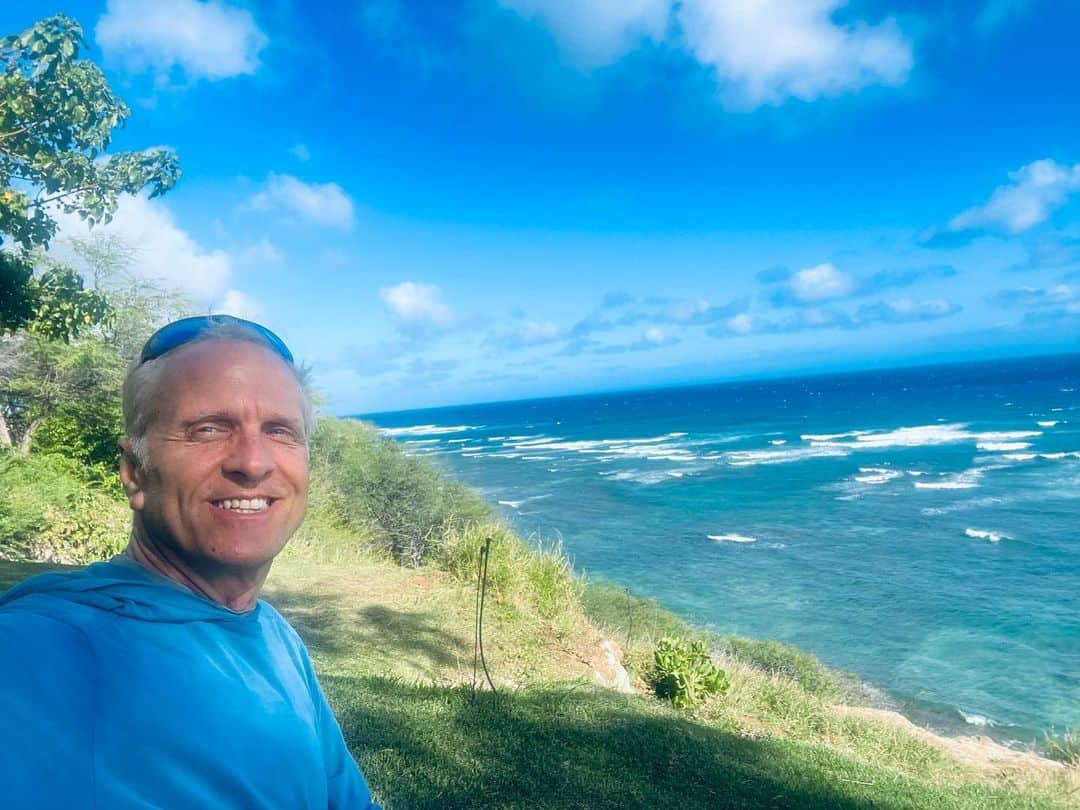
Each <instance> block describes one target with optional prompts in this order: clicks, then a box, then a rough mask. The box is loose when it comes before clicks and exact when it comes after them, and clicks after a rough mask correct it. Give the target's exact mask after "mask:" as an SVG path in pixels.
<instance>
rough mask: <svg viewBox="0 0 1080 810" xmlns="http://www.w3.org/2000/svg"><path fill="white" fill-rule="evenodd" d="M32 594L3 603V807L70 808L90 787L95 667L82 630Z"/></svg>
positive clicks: (0, 615)
mask: <svg viewBox="0 0 1080 810" xmlns="http://www.w3.org/2000/svg"><path fill="white" fill-rule="evenodd" d="M23 601H25V602H26V604H23V605H20V603H22V602H23ZM36 601H38V600H32V599H29V598H28V599H26V600H20V601H19V602H16V603H13V604H11V605H10V606H8V605H5V606H4V607H3V608H0V660H2V661H3V662H4V665H3V666H2V667H0V694H2V695H3V696H4V722H3V723H0V751H4V752H6V754H5V755H4V756H2V757H0V784H3V785H4V798H5V801H6V802H8V804H6V805H5V806H9V807H31V806H42V805H41V804H40V802H41V800H42V798H43V796H45V795H46V794H47V795H48V796H49V797H50V801H48V802H46V804H48V805H49V806H57V807H61V806H71V807H74V806H78V804H79V802H80V796H81V797H82V799H83V800H85V797H86V796H88V795H91V793H92V790H93V737H94V733H93V732H94V716H95V711H96V705H97V683H98V676H97V667H96V665H95V659H94V651H93V649H92V646H91V644H90V642H89V640H88V638H87V636H86V634H85V633H84V632H83V631H82V630H81V629H80V628H79V627H77V626H76V625H75V624H71V623H68V622H65V621H62V620H60V619H59V618H55V617H51V616H48V615H46V614H45V613H43V612H40V611H39V610H37V609H36V608H37V607H43V606H41V605H37V606H34V605H33V602H36ZM45 786H48V787H45ZM43 791H45V793H43ZM49 791H53V793H49ZM54 794H55V795H54ZM51 799H56V800H57V801H56V803H55V804H54V803H52V801H51Z"/></svg>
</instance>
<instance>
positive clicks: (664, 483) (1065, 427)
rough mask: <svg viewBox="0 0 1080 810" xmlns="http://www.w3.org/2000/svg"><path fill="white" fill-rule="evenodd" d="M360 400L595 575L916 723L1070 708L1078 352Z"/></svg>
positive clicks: (982, 727) (385, 426)
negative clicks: (681, 383)
mask: <svg viewBox="0 0 1080 810" xmlns="http://www.w3.org/2000/svg"><path fill="white" fill-rule="evenodd" d="M361 418H363V419H365V420H368V421H372V422H374V423H375V424H376V425H377V426H378V427H379V429H380V430H381V431H383V432H384V433H385V434H386V435H389V436H392V437H394V438H395V439H396V440H397V441H399V442H400V443H401V444H402V446H403V447H404V448H405V449H406V451H407V452H409V453H412V454H415V455H418V456H424V457H426V458H430V459H432V460H433V461H435V462H437V463H438V464H440V465H441V466H442V467H443V468H444V469H446V470H447V471H448V472H449V473H450V474H452V475H453V476H454V477H455V478H457V479H458V480H461V481H463V482H464V483H466V484H469V485H471V486H473V487H475V488H477V489H479V490H480V491H481V492H482V493H483V494H484V496H485V497H487V498H488V499H489V500H490V501H491V502H492V504H495V505H497V506H498V508H499V509H500V510H502V512H503V515H504V517H505V518H506V520H507V521H508V522H509V523H510V524H511V525H512V526H513V527H514V528H515V529H517V530H518V531H519V532H520V533H521V534H522V535H523V536H526V537H529V538H531V539H532V540H533V542H536V543H544V544H549V543H551V542H553V541H554V540H555V539H558V538H561V540H562V542H563V545H564V548H565V550H566V552H567V553H568V554H569V556H570V557H571V558H572V560H573V561H574V565H575V567H576V568H577V569H578V570H580V571H584V572H586V573H587V574H588V575H589V576H590V577H592V578H597V579H604V580H607V581H612V582H615V583H618V584H620V585H622V586H625V587H627V588H629V589H630V591H631V592H633V593H634V594H637V595H641V596H646V597H653V598H655V599H657V600H659V601H660V602H661V603H662V604H663V605H665V606H666V607H668V608H670V609H672V610H675V611H677V612H679V613H680V614H683V615H684V616H686V617H688V618H690V619H692V620H694V621H696V622H698V623H701V624H703V625H708V626H711V627H713V628H715V629H717V630H720V631H723V632H732V633H739V634H741V635H746V636H753V637H759V638H769V639H776V640H779V641H784V642H788V643H790V644H794V645H796V646H798V647H800V648H802V649H805V650H808V651H810V652H812V653H814V654H815V655H817V656H818V657H820V658H821V659H822V660H823V661H824V662H826V663H827V664H829V665H830V666H833V667H836V668H839V669H842V670H846V671H849V672H853V673H855V674H856V675H858V676H859V677H860V678H862V679H863V680H864V681H866V682H867V683H869V684H871V685H872V686H874V687H876V688H878V689H880V690H881V701H882V703H883V705H888V706H890V707H893V708H897V709H899V710H901V711H903V712H904V713H905V714H907V715H908V716H911V717H913V718H915V719H917V720H919V721H921V722H923V723H925V724H927V725H930V726H931V727H934V728H936V729H938V730H941V731H945V732H948V733H955V732H965V731H966V732H968V733H971V732H978V733H987V734H990V735H992V736H994V737H996V738H998V739H1001V740H1004V741H1008V742H1013V743H1017V742H1020V743H1023V742H1029V741H1031V740H1033V739H1040V738H1041V737H1042V735H1043V733H1045V732H1046V731H1048V730H1051V729H1056V730H1058V731H1060V730H1063V729H1065V728H1078V727H1080V355H1068V356H1057V357H1049V358H1035V359H1032V358H1027V359H1022V360H1006V361H995V362H980V363H970V364H963V365H948V366H933V367H923V368H905V369H894V370H888V371H874V372H864V373H857V374H843V375H829V376H817V377H803V378H797V379H795V378H793V379H781V380H767V381H757V382H736V383H724V384H715V385H701V386H693V387H681V388H656V389H651V390H642V391H625V392H615V393H602V394H591V395H585V396H572V397H560V398H551V399H538V400H529V401H519V402H504V403H493V404H482V405H470V406H462V407H450V408H440V409H430V410H421V411H409V412H396V413H386V414H374V415H366V416H363V417H361Z"/></svg>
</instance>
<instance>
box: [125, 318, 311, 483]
mask: <svg viewBox="0 0 1080 810" xmlns="http://www.w3.org/2000/svg"><path fill="white" fill-rule="evenodd" d="M212 341H213V342H220V343H227V342H235V341H242V342H245V343H255V344H257V345H259V346H266V347H269V348H270V349H273V350H274V352H275V354H277V349H276V348H275V347H274V346H273V345H272V344H271V343H270V341H268V340H267V339H266V337H264V336H263V335H262V334H261V333H260V332H259V331H258V330H257V329H253V328H251V327H250V326H245V325H244V324H241V323H217V322H215V323H211V324H210V325H209V326H207V327H206V329H205V330H203V331H202V332H200V333H199V334H198V335H196V336H195V337H193V338H192V339H191V340H188V341H185V342H184V343H181V344H180V345H179V346H176V347H175V348H173V349H170V350H169V351H167V352H165V353H164V354H162V355H161V356H160V357H155V358H154V359H153V360H147V361H146V362H145V363H140V362H139V361H137V360H136V361H135V363H134V364H132V366H131V367H130V368H129V369H128V372H127V376H126V377H124V389H123V396H124V432H125V433H126V434H127V437H128V439H129V440H130V441H131V452H132V454H133V455H134V456H135V460H136V461H137V462H138V463H139V465H140V466H143V465H145V464H146V461H147V457H146V433H147V431H148V430H149V429H150V425H151V424H153V422H154V419H155V418H157V415H158V402H157V397H156V394H157V390H158V387H159V385H160V383H161V375H162V373H163V372H164V371H165V366H166V363H167V361H168V359H169V356H170V355H172V354H173V353H175V352H176V351H177V350H178V349H182V348H183V347H184V346H191V345H194V344H196V343H209V342H212ZM278 356H279V357H280V355H278ZM280 359H281V362H282V363H284V364H285V365H286V366H288V368H289V371H290V372H291V373H292V375H293V378H294V379H295V380H296V384H297V385H298V386H299V387H300V408H301V417H302V419H303V423H304V442H305V444H307V443H308V442H310V440H311V434H312V433H313V432H314V431H315V404H314V402H313V401H312V391H311V370H310V369H309V368H308V367H307V366H300V365H296V364H295V363H290V362H288V361H287V360H286V359H285V358H284V357H281V358H280Z"/></svg>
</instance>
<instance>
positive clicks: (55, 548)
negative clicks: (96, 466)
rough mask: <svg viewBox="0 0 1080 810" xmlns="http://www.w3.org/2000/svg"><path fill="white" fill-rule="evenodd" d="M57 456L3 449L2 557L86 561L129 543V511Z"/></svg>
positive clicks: (0, 462)
mask: <svg viewBox="0 0 1080 810" xmlns="http://www.w3.org/2000/svg"><path fill="white" fill-rule="evenodd" d="M80 472H81V469H80V467H79V465H77V464H75V463H74V462H71V461H68V460H66V459H63V458H60V457H58V456H53V455H36V454H31V455H27V456H23V455H20V454H18V453H14V452H11V451H5V452H0V557H7V558H11V559H26V558H31V559H38V560H51V561H54V562H64V563H83V562H90V561H92V560H96V559H103V558H105V557H108V556H110V555H111V554H113V553H115V552H117V551H119V550H120V549H122V548H123V547H124V545H125V544H126V542H127V537H128V531H129V529H128V527H129V524H130V511H129V510H128V508H127V506H126V505H125V504H124V503H123V501H121V500H119V499H117V498H115V497H112V496H110V495H108V494H106V493H105V492H102V491H100V490H97V489H95V488H94V487H91V486H90V485H89V484H87V483H86V482H85V481H84V480H81V478H80Z"/></svg>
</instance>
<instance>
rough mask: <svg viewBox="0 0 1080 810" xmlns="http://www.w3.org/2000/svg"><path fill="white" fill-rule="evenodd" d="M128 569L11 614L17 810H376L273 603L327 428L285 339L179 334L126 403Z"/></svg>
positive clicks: (60, 587) (213, 326)
mask: <svg viewBox="0 0 1080 810" xmlns="http://www.w3.org/2000/svg"><path fill="white" fill-rule="evenodd" d="M124 419H125V427H126V431H127V434H128V437H127V438H126V439H125V440H124V441H122V442H121V447H122V450H123V454H122V459H121V463H120V477H121V480H122V482H123V485H124V490H125V492H126V493H127V497H128V500H129V502H130V504H131V508H132V510H133V525H132V533H131V541H130V543H129V545H128V548H127V551H126V552H125V553H124V554H122V555H120V556H118V557H115V558H113V559H112V560H110V561H108V562H103V563H96V564H94V565H91V566H89V567H87V568H86V569H84V570H82V571H78V572H75V573H65V574H45V575H42V576H38V577H35V578H33V579H31V580H28V581H27V582H25V583H23V584H22V585H19V586H17V587H16V588H13V589H12V590H11V591H8V592H7V593H6V594H4V595H3V596H0V695H2V696H3V701H4V710H3V716H2V718H0V805H2V806H3V807H11V808H20V807H34V808H36V807H41V808H51V807H65V808H66V807H108V808H150V807H163V808H172V807H215V808H234V807H235V808H368V807H374V805H372V803H371V797H370V793H369V791H368V788H367V785H366V784H365V782H364V779H363V777H362V776H361V774H360V771H359V770H358V769H357V767H356V763H355V762H354V761H353V759H352V756H351V755H350V753H349V751H348V749H347V748H346V746H345V743H344V740H343V739H342V735H341V730H340V728H339V727H338V724H337V721H336V720H335V718H334V716H333V714H332V713H331V711H330V708H329V706H328V705H327V702H326V699H325V698H324V697H323V694H322V691H321V689H320V687H319V684H318V682H317V680H316V678H315V673H314V670H313V669H312V666H311V661H310V659H309V658H308V654H307V651H306V650H305V649H304V645H303V643H302V642H301V641H300V639H299V637H298V636H297V635H296V633H295V631H293V629H292V628H291V627H290V626H289V625H288V624H287V623H286V622H285V620H284V619H283V618H282V617H281V616H280V615H279V614H278V613H277V611H275V610H274V609H273V608H272V607H271V606H270V605H268V604H266V603H265V602H262V601H260V600H259V599H258V594H259V590H260V589H261V587H262V585H263V583H264V582H265V580H266V576H267V574H268V573H269V571H270V566H271V564H272V563H273V560H274V557H275V556H276V555H277V554H278V553H279V552H280V551H281V550H282V549H283V548H284V547H285V544H286V543H287V542H288V540H289V538H290V537H291V536H292V534H293V532H295V531H296V529H297V527H298V526H299V525H300V523H301V521H302V520H303V518H304V509H305V507H306V504H307V484H308V445H307V442H308V436H309V435H310V432H311V429H312V425H313V417H312V409H311V405H310V401H309V399H308V396H307V393H306V390H305V387H304V376H303V374H302V372H301V371H300V370H299V369H298V368H297V366H296V365H295V363H294V361H293V357H292V354H291V353H290V352H289V350H288V349H287V348H286V346H285V344H284V343H282V341H281V340H280V338H278V337H277V336H276V335H274V334H273V333H272V332H270V331H269V330H267V329H265V328H264V327H262V326H260V325H258V324H254V323H251V322H249V321H242V320H239V319H236V318H230V317H227V316H210V317H202V318H187V319H184V320H182V321H177V322H175V323H172V324H169V325H168V326H166V327H164V328H163V329H161V330H159V331H158V332H157V333H156V334H155V335H154V336H153V337H151V338H150V340H149V341H148V342H147V344H146V346H145V347H144V349H143V352H142V356H141V358H140V361H139V363H138V364H136V365H135V366H134V367H133V368H132V369H131V371H130V372H129V373H128V377H127V379H126V381H125V383H124Z"/></svg>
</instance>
